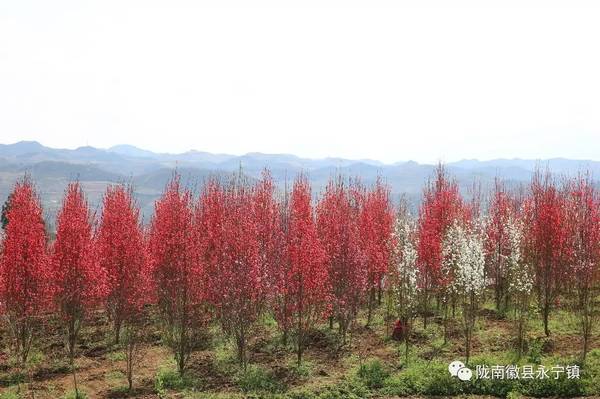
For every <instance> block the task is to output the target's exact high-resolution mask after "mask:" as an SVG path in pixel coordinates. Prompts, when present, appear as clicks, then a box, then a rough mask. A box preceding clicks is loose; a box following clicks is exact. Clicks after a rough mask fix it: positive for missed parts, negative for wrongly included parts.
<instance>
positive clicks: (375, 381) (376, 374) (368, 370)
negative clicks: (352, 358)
mask: <svg viewBox="0 0 600 399" xmlns="http://www.w3.org/2000/svg"><path fill="white" fill-rule="evenodd" d="M356 374H357V376H358V378H360V380H361V381H362V382H363V383H364V384H365V385H366V386H367V387H369V388H370V389H379V388H381V387H383V382H384V380H385V379H386V378H387V377H388V376H389V373H388V372H387V370H386V369H385V368H384V367H383V365H382V364H381V362H380V361H379V360H377V359H373V360H370V361H367V362H366V363H364V364H361V365H360V367H359V368H358V371H357V373H356Z"/></svg>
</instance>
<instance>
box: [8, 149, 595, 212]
mask: <svg viewBox="0 0 600 399" xmlns="http://www.w3.org/2000/svg"><path fill="white" fill-rule="evenodd" d="M240 167H241V168H242V171H243V173H244V174H246V175H247V176H248V177H249V178H252V179H256V178H260V174H261V173H262V171H263V170H264V169H265V168H268V169H269V170H270V172H271V174H272V176H273V179H274V180H275V182H276V184H277V185H278V186H280V187H283V186H285V184H286V183H287V184H288V185H289V184H290V183H291V181H293V179H294V177H295V176H296V174H298V173H300V172H303V173H305V174H307V175H308V177H309V179H310V181H311V183H312V184H313V190H314V191H315V193H318V192H319V191H320V190H322V189H323V188H324V186H325V185H326V184H327V181H328V180H329V178H330V177H331V176H333V175H335V174H338V173H341V174H343V175H345V176H348V177H352V178H355V177H359V178H360V179H361V180H362V181H363V183H364V184H367V185H369V184H372V183H373V182H375V180H376V179H377V178H382V179H383V180H385V181H386V182H387V183H388V184H389V185H390V188H391V191H392V194H393V196H394V198H395V199H397V198H399V197H400V196H405V197H406V198H408V200H409V201H410V202H412V203H413V204H415V205H416V204H417V203H418V201H419V199H420V196H421V193H422V189H423V185H424V184H425V183H426V182H427V180H428V179H429V178H430V177H431V176H432V174H433V171H434V169H435V167H436V166H435V165H430V164H420V163H417V162H414V161H400V162H396V163H393V164H385V163H382V162H379V161H375V160H368V159H362V160H353V159H344V158H324V159H309V158H302V157H298V156H295V155H291V154H264V153H259V152H252V153H248V154H245V155H230V154H213V153H209V152H203V151H197V150H190V151H187V152H184V153H181V154H167V153H156V152H152V151H148V150H145V149H141V148H138V147H135V146H133V145H127V144H122V145H116V146H113V147H111V148H109V149H102V148H95V147H90V146H86V147H79V148H76V149H60V148H50V147H46V146H43V145H42V144H40V143H38V142H35V141H20V142H18V143H14V144H0V200H1V201H3V200H4V199H5V198H6V196H7V195H8V193H9V192H10V190H11V188H12V185H13V184H14V181H15V180H16V179H18V178H19V177H21V176H23V175H24V174H25V173H29V174H30V175H31V176H32V177H33V178H34V180H35V182H36V184H37V186H38V189H39V191H40V194H41V196H42V200H43V202H44V206H45V208H46V210H47V213H48V215H52V214H53V213H54V212H55V211H56V209H57V208H58V206H59V204H60V199H61V197H62V192H63V190H64V188H65V187H66V185H67V184H68V182H69V181H73V180H79V181H80V182H81V183H82V185H83V186H84V188H85V189H86V192H87V193H88V196H89V199H90V202H91V203H92V204H93V205H94V206H98V204H99V202H100V200H101V196H102V193H103V191H104V189H105V188H106V185H108V184H111V183H119V182H128V183H132V184H133V185H134V189H135V192H136V195H137V197H138V201H139V203H140V206H141V207H142V210H143V211H144V213H145V214H146V215H148V214H149V213H150V212H151V210H152V206H153V203H154V200H155V199H156V198H158V196H159V195H160V194H161V192H162V190H163V188H164V186H165V184H166V183H167V182H168V181H169V179H170V178H171V176H172V175H173V173H174V170H176V169H177V170H178V171H179V173H180V174H181V176H182V181H183V182H184V183H185V184H186V185H188V186H189V187H191V188H192V189H194V190H196V191H198V190H199V188H200V187H201V185H202V183H203V181H204V180H206V179H207V178H208V177H210V176H219V177H223V178H224V177H225V176H228V175H230V174H231V173H233V172H237V171H239V170H240ZM546 167H548V168H550V170H552V171H553V172H554V173H557V174H559V175H560V174H565V175H567V174H568V175H573V174H576V173H579V172H583V171H588V172H590V173H592V174H593V175H594V176H599V175H600V162H597V161H591V160H572V159H564V158H553V159H547V160H532V159H496V160H488V161H479V160H476V159H466V160H462V161H458V162H452V163H448V164H447V165H446V168H447V170H448V172H449V173H450V174H452V175H453V176H454V177H455V178H456V179H457V181H458V183H459V187H460V188H461V191H463V193H464V194H465V195H468V194H469V191H470V190H471V188H472V187H473V184H474V182H477V183H478V184H480V185H481V187H482V189H483V190H486V189H487V188H489V187H491V185H492V184H493V181H494V179H495V178H496V177H499V178H502V179H504V180H505V181H507V182H508V183H509V184H514V185H518V184H521V183H525V182H527V181H528V180H529V179H530V178H531V175H532V173H534V171H535V170H536V168H546Z"/></svg>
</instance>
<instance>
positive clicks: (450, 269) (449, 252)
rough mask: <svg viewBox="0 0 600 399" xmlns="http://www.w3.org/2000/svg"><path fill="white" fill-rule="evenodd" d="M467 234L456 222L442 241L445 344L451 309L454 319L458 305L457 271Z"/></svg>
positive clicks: (442, 296) (442, 294) (442, 297)
mask: <svg viewBox="0 0 600 399" xmlns="http://www.w3.org/2000/svg"><path fill="white" fill-rule="evenodd" d="M465 240H466V234H465V231H464V229H463V228H462V226H461V225H460V223H459V222H458V221H457V220H455V221H454V223H453V224H452V226H450V228H449V229H448V232H447V233H446V235H445V236H444V240H443V241H442V268H441V275H442V279H441V283H442V286H441V287H440V289H441V300H442V308H443V316H444V318H443V324H444V344H446V343H447V342H448V323H449V316H450V315H449V313H450V308H452V318H454V316H455V309H456V303H457V299H458V294H459V292H458V291H457V286H456V284H455V276H456V270H457V268H458V263H459V262H460V259H461V256H462V251H463V250H464V247H465V245H466V242H465Z"/></svg>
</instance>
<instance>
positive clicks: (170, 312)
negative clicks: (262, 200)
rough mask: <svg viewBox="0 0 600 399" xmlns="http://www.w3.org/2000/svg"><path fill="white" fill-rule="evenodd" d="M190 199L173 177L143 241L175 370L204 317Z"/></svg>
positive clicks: (184, 357) (183, 360)
mask: <svg viewBox="0 0 600 399" xmlns="http://www.w3.org/2000/svg"><path fill="white" fill-rule="evenodd" d="M191 201H192V195H191V193H190V192H189V191H188V190H185V189H182V188H181V186H180V183H179V177H178V176H176V177H174V178H173V180H172V181H171V182H170V183H169V185H168V186H167V189H166V191H165V193H164V194H163V196H162V198H161V199H160V200H158V201H157V202H156V204H155V213H154V217H153V218H152V221H151V223H150V237H149V243H148V245H149V255H150V270H151V273H152V276H153V278H154V284H155V287H156V295H157V301H158V307H159V310H160V312H161V316H162V318H163V322H164V325H165V326H166V331H165V335H166V336H165V338H166V341H167V343H168V344H169V345H170V346H171V348H172V349H173V351H174V353H175V358H176V361H177V366H178V369H179V371H180V372H182V371H183V369H184V368H185V363H186V361H187V359H188V358H189V355H190V353H191V350H192V348H193V345H194V338H193V336H194V334H197V333H198V332H199V331H198V330H199V327H200V326H201V325H202V323H203V322H204V321H205V318H204V316H205V313H204V307H203V306H202V305H203V301H204V299H205V297H204V293H205V292H204V289H203V285H202V281H203V267H202V262H201V261H200V256H199V253H198V250H199V247H198V237H197V235H196V229H195V226H194V218H193V210H192V207H191V205H192V203H191Z"/></svg>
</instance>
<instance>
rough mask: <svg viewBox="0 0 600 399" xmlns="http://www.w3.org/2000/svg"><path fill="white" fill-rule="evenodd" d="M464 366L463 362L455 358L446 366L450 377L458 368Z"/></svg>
mask: <svg viewBox="0 0 600 399" xmlns="http://www.w3.org/2000/svg"><path fill="white" fill-rule="evenodd" d="M464 367H465V364H464V363H463V362H461V361H458V360H455V361H453V362H452V363H450V365H449V366H448V371H449V372H450V375H451V376H452V377H456V376H457V374H458V370H460V369H462V368H464Z"/></svg>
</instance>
